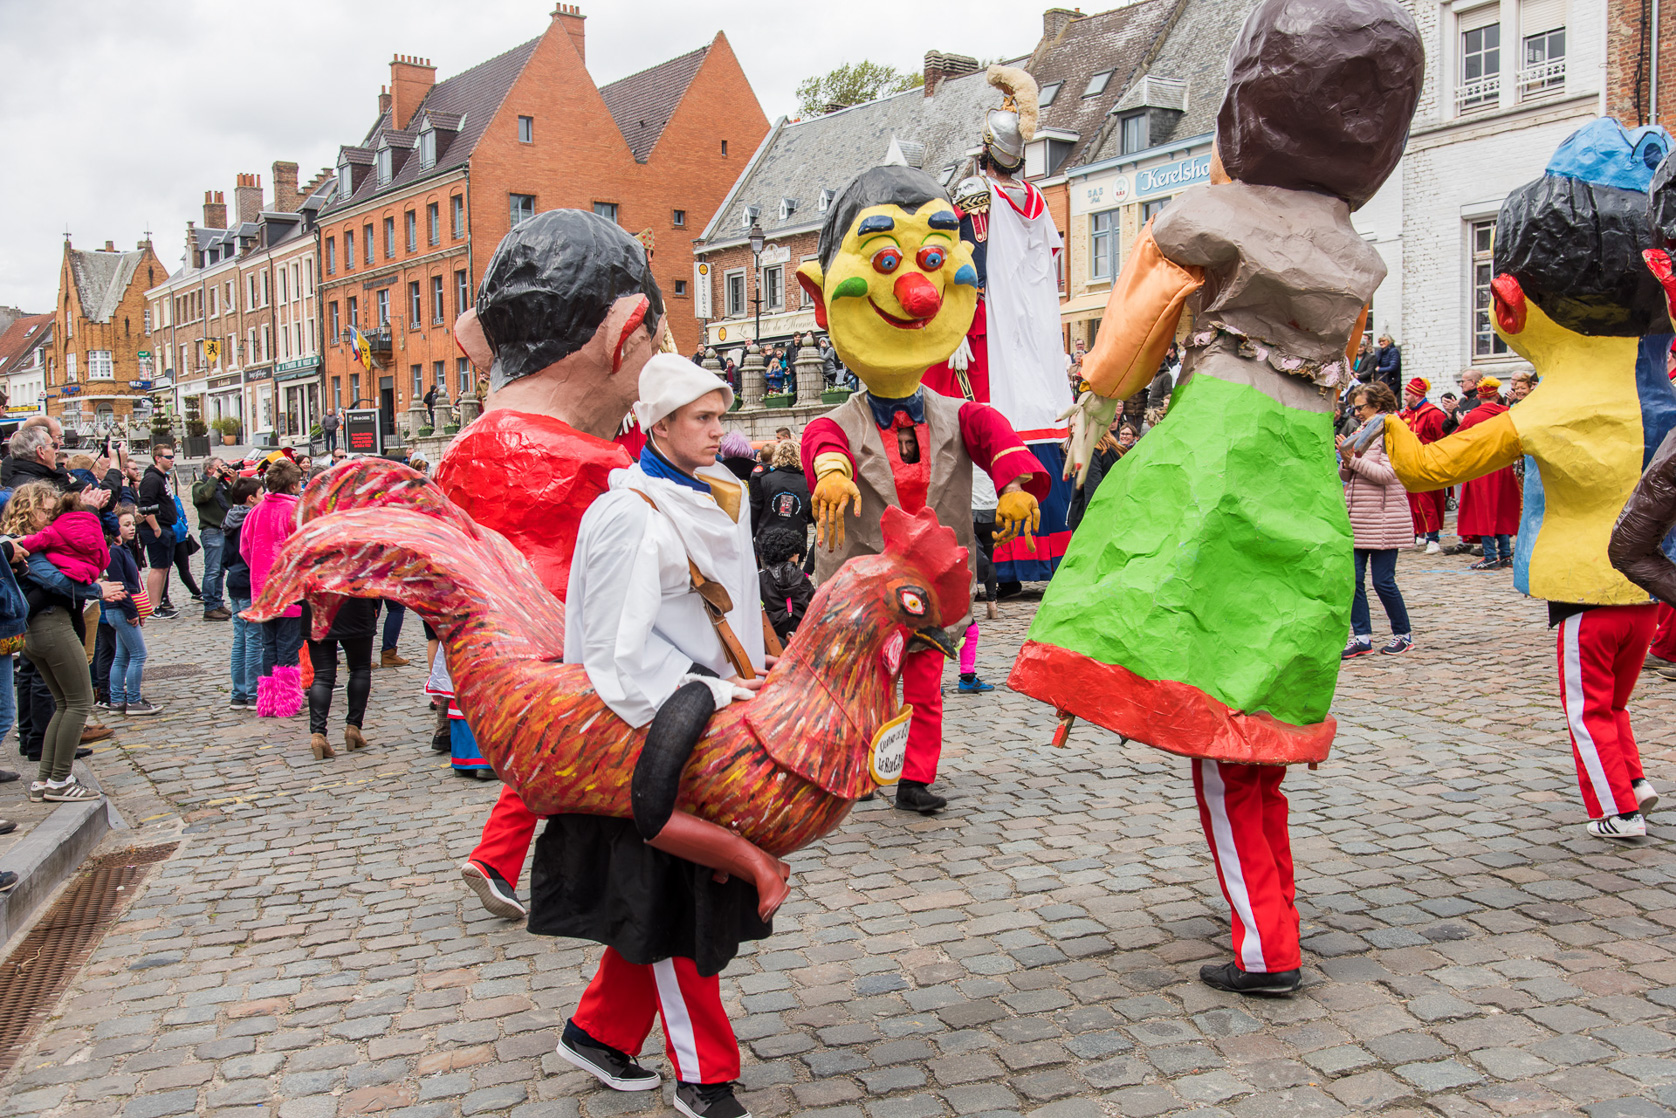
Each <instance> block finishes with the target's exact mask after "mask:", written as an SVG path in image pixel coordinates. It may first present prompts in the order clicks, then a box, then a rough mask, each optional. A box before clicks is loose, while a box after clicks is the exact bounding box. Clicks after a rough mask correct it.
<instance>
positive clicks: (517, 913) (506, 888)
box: [460, 862, 529, 920]
mask: <svg viewBox="0 0 1676 1118" xmlns="http://www.w3.org/2000/svg"><path fill="white" fill-rule="evenodd" d="M460 876H461V877H463V878H465V879H466V884H467V885H469V886H471V891H472V892H473V893H476V894H477V899H478V900H480V901H482V902H483V907H484V908H486V909H488V910H489V911H490V912H492V913H494V914H495V915H496V916H499V917H503V918H504V919H507V920H522V919H524V918H525V917H526V916H528V915H529V912H528V910H526V909H525V908H524V906H523V904H522V903H521V902H520V901H519V900H518V891H517V890H516V889H514V888H512V886H511V885H510V884H508V882H507V880H506V878H504V877H502V876H501V875H500V874H498V873H496V872H495V871H494V870H493V869H491V868H490V867H488V866H485V865H483V864H482V863H481V862H467V863H465V864H464V865H463V866H461V867H460Z"/></svg>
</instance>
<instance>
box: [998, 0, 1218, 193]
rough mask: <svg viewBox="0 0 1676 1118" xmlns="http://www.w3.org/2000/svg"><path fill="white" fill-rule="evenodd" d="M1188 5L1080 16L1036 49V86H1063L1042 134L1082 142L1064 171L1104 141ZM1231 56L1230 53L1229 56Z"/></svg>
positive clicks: (1149, 5)
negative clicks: (1094, 83) (1115, 110)
mask: <svg viewBox="0 0 1676 1118" xmlns="http://www.w3.org/2000/svg"><path fill="white" fill-rule="evenodd" d="M1186 4H1187V0H1138V2H1137V3H1133V4H1130V5H1128V6H1127V7H1122V8H1114V9H1112V10H1111V11H1109V12H1097V13H1095V14H1094V15H1087V16H1078V17H1077V18H1075V19H1073V20H1071V21H1070V22H1068V23H1067V24H1066V25H1065V28H1064V30H1062V31H1061V32H1060V33H1059V35H1058V37H1057V38H1055V39H1053V40H1052V41H1051V42H1046V43H1043V44H1041V45H1039V46H1038V47H1037V48H1036V52H1035V53H1034V54H1033V55H1031V57H1030V61H1029V62H1028V63H1026V64H1025V69H1027V70H1029V71H1030V75H1031V76H1032V77H1034V78H1035V79H1036V85H1037V86H1038V87H1039V88H1040V89H1042V90H1044V91H1045V90H1047V89H1048V87H1049V86H1052V85H1054V84H1055V83H1058V85H1059V89H1058V91H1057V93H1056V94H1055V96H1054V98H1053V103H1052V104H1050V105H1048V106H1047V107H1045V108H1043V109H1042V111H1041V118H1040V120H1039V121H1038V123H1037V126H1036V127H1037V129H1038V131H1039V130H1041V129H1044V128H1057V129H1061V130H1064V131H1067V132H1075V133H1077V134H1078V135H1079V137H1080V138H1079V139H1078V140H1077V141H1076V144H1075V146H1074V147H1072V149H1071V153H1070V155H1069V156H1068V157H1066V159H1065V160H1064V162H1063V164H1062V166H1071V165H1073V164H1075V163H1077V162H1078V161H1079V157H1080V156H1081V155H1082V154H1083V152H1084V151H1087V150H1088V149H1089V148H1090V147H1091V146H1092V145H1093V144H1094V142H1095V141H1096V140H1098V139H1099V137H1100V132H1101V127H1102V125H1103V124H1104V123H1105V120H1106V116H1107V114H1109V113H1110V112H1111V111H1112V106H1113V105H1115V104H1117V101H1118V98H1120V97H1122V96H1123V92H1124V90H1125V89H1127V88H1128V87H1129V86H1130V85H1131V84H1132V82H1133V80H1134V79H1135V78H1138V77H1139V76H1140V74H1139V73H1138V72H1137V71H1138V67H1140V65H1141V64H1142V63H1143V62H1144V61H1145V60H1146V56H1147V54H1148V52H1150V51H1151V50H1152V47H1153V45H1154V43H1155V42H1156V41H1157V39H1158V36H1159V34H1160V33H1161V32H1163V30H1164V29H1165V28H1166V27H1167V26H1168V25H1169V22H1170V20H1171V19H1172V18H1174V17H1175V15H1176V13H1177V12H1178V11H1180V10H1181V9H1182V8H1183V7H1184V6H1186ZM1224 53H1226V52H1224ZM1106 71H1111V77H1110V78H1109V79H1108V80H1107V81H1106V84H1105V88H1104V89H1103V90H1102V91H1101V92H1099V93H1097V94H1095V95H1094V96H1092V97H1084V96H1083V91H1084V90H1086V89H1087V88H1088V84H1089V79H1090V78H1092V77H1094V75H1096V74H1101V73H1105V72H1106Z"/></svg>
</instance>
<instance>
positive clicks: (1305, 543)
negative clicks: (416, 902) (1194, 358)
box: [1010, 373, 1354, 764]
mask: <svg viewBox="0 0 1676 1118" xmlns="http://www.w3.org/2000/svg"><path fill="white" fill-rule="evenodd" d="M1353 579H1354V575H1353V565H1352V552H1351V534H1350V519H1349V516H1348V515H1347V514H1346V511H1345V505H1344V491H1343V487H1342V485H1341V484H1340V482H1339V479H1338V471H1337V469H1336V465H1335V460H1334V455H1333V424H1332V416H1331V414H1330V413H1316V412H1306V411H1299V410H1298V409H1296V408H1289V407H1286V406H1284V405H1282V404H1280V403H1278V402H1276V401H1275V400H1274V399H1272V398H1271V397H1270V396H1268V395H1266V394H1265V393H1263V392H1260V391H1259V390H1257V389H1255V388H1251V387H1248V386H1246V385H1241V384H1233V383H1230V382H1227V381H1223V380H1218V379H1216V378H1215V377H1212V376H1209V375H1205V374H1202V373H1201V374H1200V375H1197V376H1194V377H1193V378H1191V379H1190V380H1188V381H1187V382H1186V383H1185V384H1183V385H1182V386H1181V387H1180V388H1179V389H1177V391H1176V392H1175V394H1174V399H1172V401H1171V405H1170V410H1169V414H1168V416H1167V417H1166V418H1165V419H1164V421H1163V422H1162V423H1160V424H1159V425H1158V426H1157V427H1156V428H1154V429H1153V430H1151V431H1149V432H1148V433H1147V435H1146V436H1145V437H1144V438H1143V439H1141V440H1140V442H1139V443H1137V444H1136V446H1135V448H1134V449H1133V450H1131V451H1130V452H1129V454H1128V455H1126V456H1125V457H1124V458H1123V459H1122V460H1121V461H1119V462H1118V464H1117V465H1116V467H1115V468H1114V469H1113V470H1112V471H1111V472H1110V473H1109V474H1107V476H1106V478H1105V480H1104V481H1103V482H1102V483H1101V485H1100V488H1099V489H1098V490H1097V491H1096V493H1095V495H1094V499H1093V501H1092V502H1091V503H1090V505H1089V508H1088V511H1087V513H1086V514H1085V516H1084V518H1083V521H1082V523H1081V525H1080V526H1079V527H1078V528H1077V530H1076V532H1075V533H1074V534H1073V536H1072V538H1071V545H1070V548H1069V549H1068V550H1067V551H1066V554H1065V558H1064V560H1063V561H1062V562H1061V563H1060V565H1059V570H1058V572H1057V573H1056V574H1055V575H1054V578H1053V582H1052V583H1051V584H1050V585H1049V586H1048V590H1047V594H1046V596H1045V597H1044V598H1043V600H1042V605H1041V609H1040V610H1039V611H1038V612H1037V614H1036V619H1035V622H1034V623H1033V624H1032V625H1031V628H1030V635H1029V639H1028V641H1027V643H1026V644H1025V646H1024V648H1023V650H1021V652H1020V654H1019V659H1018V663H1017V664H1016V665H1015V667H1014V670H1013V676H1012V679H1011V680H1010V682H1011V684H1012V686H1013V687H1014V689H1015V690H1020V691H1023V692H1025V693H1026V694H1029V695H1032V696H1034V697H1036V698H1039V699H1042V700H1044V701H1046V702H1051V703H1053V704H1054V705H1055V706H1057V707H1058V708H1059V709H1060V710H1061V711H1063V712H1065V713H1069V714H1073V715H1076V716H1078V717H1080V718H1084V719H1087V720H1088V721H1091V722H1095V723H1097V724H1099V725H1102V726H1105V727H1107V728H1108V729H1111V730H1114V731H1116V732H1118V733H1121V734H1123V735H1124V736H1126V737H1131V738H1135V739H1136V740H1139V741H1142V742H1146V743H1147V744H1150V745H1154V746H1157V747H1158V748H1161V749H1166V750H1169V751H1170V752H1173V753H1181V754H1184V755H1187V756H1192V757H1208V758H1211V759H1214V760H1222V761H1235V762H1243V763H1257V764H1289V763H1294V762H1298V761H1316V760H1321V759H1323V758H1325V756H1326V754H1327V750H1328V748H1329V747H1330V745H1331V743H1332V735H1333V729H1334V723H1333V720H1332V719H1331V718H1330V717H1329V716H1328V713H1327V711H1328V707H1329V706H1330V705H1331V703H1332V698H1333V689H1334V687H1335V686H1336V684H1337V682H1338V669H1339V654H1340V651H1341V649H1342V648H1343V642H1344V639H1345V634H1346V633H1347V632H1348V631H1349V628H1350V602H1351V595H1352V591H1353Z"/></svg>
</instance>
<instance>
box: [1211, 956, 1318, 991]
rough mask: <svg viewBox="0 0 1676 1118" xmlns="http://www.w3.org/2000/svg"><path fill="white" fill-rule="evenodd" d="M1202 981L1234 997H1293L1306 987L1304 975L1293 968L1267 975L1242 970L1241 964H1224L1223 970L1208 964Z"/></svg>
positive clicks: (1222, 965)
mask: <svg viewBox="0 0 1676 1118" xmlns="http://www.w3.org/2000/svg"><path fill="white" fill-rule="evenodd" d="M1199 981H1201V982H1203V983H1204V984H1205V985H1206V986H1209V987H1210V988H1211V989H1213V990H1226V991H1228V992H1229V993H1230V994H1258V995H1262V996H1265V997H1290V996H1291V995H1292V994H1295V993H1297V990H1298V987H1299V986H1302V985H1303V972H1302V971H1300V970H1298V969H1296V968H1293V969H1292V970H1282V971H1274V972H1273V973H1267V974H1266V973H1264V972H1262V971H1251V970H1241V969H1240V968H1239V964H1237V963H1223V964H1221V965H1220V966H1218V965H1215V964H1211V963H1206V964H1205V965H1204V966H1202V967H1200V968H1199Z"/></svg>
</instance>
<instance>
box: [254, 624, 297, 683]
mask: <svg viewBox="0 0 1676 1118" xmlns="http://www.w3.org/2000/svg"><path fill="white" fill-rule="evenodd" d="M261 629H262V660H261V674H262V675H272V674H273V670H274V667H275V666H276V665H278V666H282V667H287V668H295V667H297V666H298V660H297V657H298V654H299V653H300V652H301V651H302V648H303V619H302V618H300V617H276V618H274V619H273V620H272V621H264V622H262V625H261Z"/></svg>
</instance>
